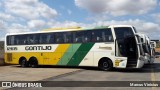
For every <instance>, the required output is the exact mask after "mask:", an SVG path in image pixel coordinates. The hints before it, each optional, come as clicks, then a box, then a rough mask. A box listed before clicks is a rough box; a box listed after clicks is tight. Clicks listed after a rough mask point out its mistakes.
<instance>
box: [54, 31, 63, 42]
mask: <svg viewBox="0 0 160 90" xmlns="http://www.w3.org/2000/svg"><path fill="white" fill-rule="evenodd" d="M63 34H64V33H63V32H57V33H55V43H64V37H63Z"/></svg>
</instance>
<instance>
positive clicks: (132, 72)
mask: <svg viewBox="0 0 160 90" xmlns="http://www.w3.org/2000/svg"><path fill="white" fill-rule="evenodd" d="M78 69H79V70H76V71H74V72H69V73H65V74H61V75H57V76H53V77H49V78H45V79H43V80H40V81H55V83H56V81H61V82H62V83H61V84H63V82H64V81H71V82H70V83H72V84H73V82H72V81H92V82H90V83H89V86H90V87H76V86H73V87H41V88H11V89H12V90H21V89H22V90H44V89H45V90H51V89H52V90H58V89H60V90H75V89H76V90H101V89H102V90H136V89H137V90H160V88H159V87H129V86H128V87H94V86H93V87H91V86H92V85H90V84H92V83H94V81H115V82H116V81H129V82H132V81H146V82H147V81H151V82H155V81H160V58H158V59H156V60H155V63H154V64H152V65H145V66H144V67H143V68H141V69H114V70H112V71H101V70H99V69H97V68H93V67H78ZM53 83H54V82H53ZM68 83H69V82H68ZM111 83H112V82H111ZM120 83H121V84H123V83H125V82H120ZM93 85H94V84H93ZM62 86H63V85H62ZM113 86H114V85H113ZM159 86H160V85H159Z"/></svg>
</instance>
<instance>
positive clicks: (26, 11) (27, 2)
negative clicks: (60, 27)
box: [4, 0, 57, 20]
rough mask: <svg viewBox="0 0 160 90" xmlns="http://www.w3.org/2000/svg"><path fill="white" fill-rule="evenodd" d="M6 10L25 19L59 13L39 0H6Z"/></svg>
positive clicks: (51, 16) (49, 17) (48, 17)
mask: <svg viewBox="0 0 160 90" xmlns="http://www.w3.org/2000/svg"><path fill="white" fill-rule="evenodd" d="M4 7H5V12H8V13H11V14H14V15H16V16H19V17H23V18H25V19H29V20H31V19H37V18H40V17H41V18H47V19H51V18H53V17H55V16H56V15H57V11H56V10H55V9H52V8H50V7H48V6H47V5H46V4H44V3H42V2H40V1H39V0H14V1H13V0H4Z"/></svg>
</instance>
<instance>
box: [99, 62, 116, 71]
mask: <svg viewBox="0 0 160 90" xmlns="http://www.w3.org/2000/svg"><path fill="white" fill-rule="evenodd" d="M98 67H99V68H100V69H101V70H104V71H110V70H112V69H113V64H112V61H111V60H109V59H101V60H100V61H99V65H98Z"/></svg>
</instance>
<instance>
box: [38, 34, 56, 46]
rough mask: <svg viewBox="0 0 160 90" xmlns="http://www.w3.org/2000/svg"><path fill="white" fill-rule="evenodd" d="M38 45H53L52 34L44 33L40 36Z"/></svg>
mask: <svg viewBox="0 0 160 90" xmlns="http://www.w3.org/2000/svg"><path fill="white" fill-rule="evenodd" d="M39 43H40V44H50V43H54V34H53V33H44V34H40V40H39Z"/></svg>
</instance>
